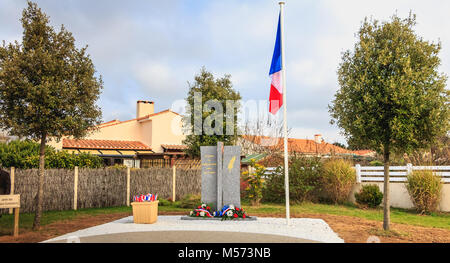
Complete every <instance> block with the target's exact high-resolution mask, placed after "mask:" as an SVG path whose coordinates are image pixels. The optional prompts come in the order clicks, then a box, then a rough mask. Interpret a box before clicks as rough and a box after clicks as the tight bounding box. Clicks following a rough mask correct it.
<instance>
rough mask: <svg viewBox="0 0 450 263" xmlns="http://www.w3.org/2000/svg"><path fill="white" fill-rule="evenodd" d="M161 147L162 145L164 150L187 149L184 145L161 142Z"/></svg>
mask: <svg viewBox="0 0 450 263" xmlns="http://www.w3.org/2000/svg"><path fill="white" fill-rule="evenodd" d="M161 147H163V148H164V149H166V150H185V149H187V146H186V145H175V144H161Z"/></svg>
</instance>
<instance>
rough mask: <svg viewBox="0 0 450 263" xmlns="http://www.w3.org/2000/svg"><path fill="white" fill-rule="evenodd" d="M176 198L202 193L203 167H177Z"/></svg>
mask: <svg viewBox="0 0 450 263" xmlns="http://www.w3.org/2000/svg"><path fill="white" fill-rule="evenodd" d="M176 173H177V180H176V199H177V200H180V199H182V198H183V197H185V196H186V195H188V194H197V195H200V194H201V192H202V175H201V169H181V168H178V167H177V171H176Z"/></svg>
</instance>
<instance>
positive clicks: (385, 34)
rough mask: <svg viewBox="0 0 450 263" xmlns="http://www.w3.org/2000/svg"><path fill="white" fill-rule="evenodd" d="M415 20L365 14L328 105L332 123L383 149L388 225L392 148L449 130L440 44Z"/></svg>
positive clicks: (423, 143)
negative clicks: (423, 35) (427, 37)
mask: <svg viewBox="0 0 450 263" xmlns="http://www.w3.org/2000/svg"><path fill="white" fill-rule="evenodd" d="M415 25H416V17H415V15H412V14H410V15H409V17H408V18H406V19H400V18H399V17H398V16H397V15H394V16H392V18H391V20H390V21H388V22H383V23H380V22H379V21H377V20H370V21H369V20H368V19H367V18H366V19H365V20H364V22H363V23H362V25H361V28H360V30H359V32H358V37H359V41H358V42H357V43H356V44H355V47H354V50H353V52H351V51H349V50H348V51H346V52H344V53H343V55H342V62H341V64H340V66H339V69H338V80H339V85H340V89H339V90H338V91H337V93H336V94H335V98H334V100H333V102H332V104H331V105H329V112H330V114H331V117H332V120H331V123H332V124H333V123H336V124H337V125H338V126H339V127H340V128H341V129H342V133H343V135H344V136H345V137H346V138H347V140H348V141H351V142H352V144H356V145H364V146H367V147H369V148H370V149H374V150H377V151H378V152H379V153H380V154H382V155H383V159H384V222H383V228H384V229H385V230H389V224H390V208H389V162H390V156H391V153H399V154H403V153H408V152H411V151H412V150H414V149H419V148H426V147H429V146H430V145H431V144H432V143H433V142H434V141H435V140H436V138H438V137H439V136H441V135H443V134H445V133H446V132H447V131H448V124H449V106H448V105H449V104H448V102H449V92H448V90H446V89H445V86H446V84H445V83H446V79H447V77H446V76H445V75H444V74H442V73H439V72H438V67H439V65H440V59H439V57H438V54H439V51H440V49H441V45H440V43H430V42H428V41H425V40H423V39H422V38H421V37H419V36H417V35H416V34H415V32H414V30H413V27H414V26H415Z"/></svg>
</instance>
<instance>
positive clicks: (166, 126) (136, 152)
mask: <svg viewBox="0 0 450 263" xmlns="http://www.w3.org/2000/svg"><path fill="white" fill-rule="evenodd" d="M154 106H155V104H154V102H152V101H143V100H140V101H138V102H137V104H136V118H134V119H131V120H126V121H119V120H112V121H109V122H105V123H102V124H100V125H98V126H97V128H98V129H96V131H94V132H92V133H90V134H88V136H87V137H85V138H83V139H79V140H76V139H73V138H63V139H62V140H61V141H60V142H56V141H52V142H50V143H49V144H50V145H52V146H54V147H55V148H56V149H58V150H61V149H62V150H67V151H69V152H71V153H72V152H73V153H75V154H77V153H90V154H94V155H98V156H100V157H102V158H103V159H104V161H105V165H115V164H123V165H126V166H129V167H139V168H146V167H153V166H161V167H165V166H170V165H171V164H172V163H173V162H174V160H176V159H178V158H184V157H185V153H184V151H183V150H184V149H186V146H185V145H183V144H182V142H183V140H184V139H185V135H183V133H182V117H181V116H180V115H179V114H178V113H176V112H173V111H171V110H164V111H161V112H157V113H155V112H154Z"/></svg>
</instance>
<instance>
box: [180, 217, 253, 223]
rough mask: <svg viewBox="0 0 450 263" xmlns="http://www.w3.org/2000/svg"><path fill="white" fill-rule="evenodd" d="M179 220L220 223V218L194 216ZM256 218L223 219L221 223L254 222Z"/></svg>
mask: <svg viewBox="0 0 450 263" xmlns="http://www.w3.org/2000/svg"><path fill="white" fill-rule="evenodd" d="M181 220H196V221H209V220H215V221H221V220H222V218H221V217H199V216H197V217H194V216H182V217H181ZM256 220H257V217H256V216H252V217H247V218H234V219H226V220H225V219H223V221H227V222H229V221H256Z"/></svg>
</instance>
